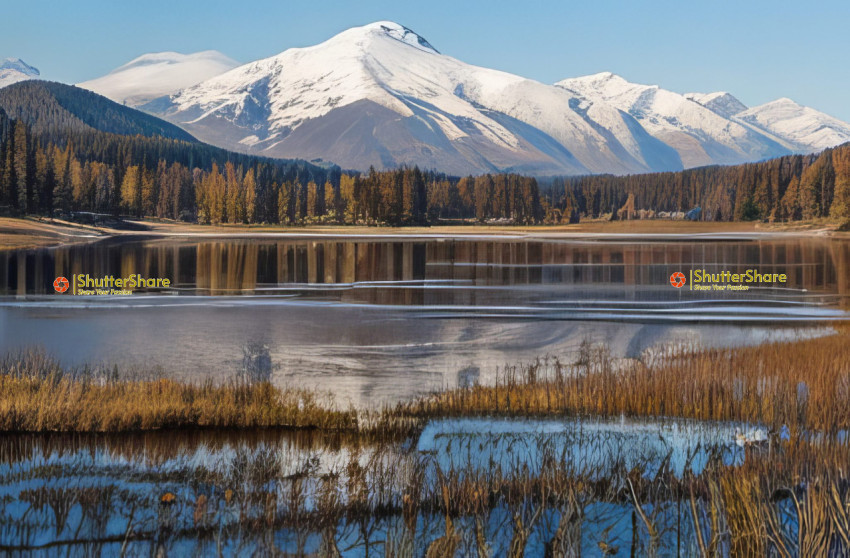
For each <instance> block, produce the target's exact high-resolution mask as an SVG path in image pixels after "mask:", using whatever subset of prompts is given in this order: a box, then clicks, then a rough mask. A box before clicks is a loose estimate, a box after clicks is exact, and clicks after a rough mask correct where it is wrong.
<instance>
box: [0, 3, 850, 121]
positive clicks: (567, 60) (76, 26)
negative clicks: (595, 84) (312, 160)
mask: <svg viewBox="0 0 850 558" xmlns="http://www.w3.org/2000/svg"><path fill="white" fill-rule="evenodd" d="M2 12H3V15H4V18H8V19H7V21H6V23H5V24H4V25H3V28H4V29H3V32H2V34H0V57H7V56H13V57H20V58H22V59H24V60H25V61H26V62H28V63H30V64H32V65H34V66H36V67H37V68H39V69H40V70H41V71H42V75H43V76H44V77H45V78H48V79H55V80H58V81H65V82H79V81H83V80H86V79H90V78H94V77H97V76H100V75H102V74H104V73H106V72H108V71H109V70H111V69H113V68H115V67H116V66H119V65H121V64H123V63H124V62H127V61H128V60H130V59H132V58H134V57H136V56H138V55H140V54H144V53H146V52H155V51H163V50H176V51H179V52H195V51H199V50H207V49H215V50H219V51H221V52H223V53H225V54H227V55H228V56H230V57H232V58H235V59H236V60H238V61H240V62H248V61H251V60H256V59H258V58H263V57H266V56H270V55H273V54H277V53H278V52H280V51H283V50H285V49H287V48H289V47H293V46H306V45H311V44H315V43H318V42H321V41H323V40H325V39H327V38H328V37H330V36H332V35H333V34H335V33H337V32H339V31H341V30H343V29H346V28H348V27H351V26H355V25H362V24H365V23H369V22H371V21H377V20H382V19H389V20H393V21H397V22H399V23H402V24H404V25H406V26H407V27H410V28H412V29H413V30H414V31H416V32H417V33H419V34H420V35H422V36H424V37H425V38H426V39H428V41H430V42H431V44H433V45H434V46H435V47H436V48H437V49H438V50H440V51H441V52H442V53H444V54H449V55H451V56H454V57H455V58H459V59H461V60H463V61H465V62H469V63H472V64H478V65H481V66H487V67H491V68H497V69H500V70H505V71H508V72H512V73H516V74H520V75H522V76H525V77H529V78H532V79H537V80H540V81H543V82H546V83H552V82H554V81H557V80H559V79H563V78H566V77H575V76H579V75H584V74H590V73H596V72H601V71H612V72H615V73H618V74H620V75H622V76H624V77H625V78H627V79H629V80H630V81H634V82H639V83H649V84H658V85H661V86H663V87H665V88H667V89H671V90H673V91H678V92H681V93H684V92H688V91H704V92H709V91H717V90H726V91H730V92H732V93H733V94H734V95H736V96H737V97H738V98H739V99H741V100H742V101H743V102H744V103H746V104H748V105H751V106H752V105H756V104H760V103H763V102H766V101H769V100H772V99H775V98H778V97H790V98H792V99H794V100H796V101H798V102H801V103H803V104H806V105H810V106H813V107H815V108H817V109H819V110H823V111H825V112H827V113H829V114H832V115H834V116H836V117H839V118H841V119H843V120H846V121H850V64H849V63H848V59H849V58H850V32H849V31H848V26H849V25H850V2H846V1H824V2H808V3H804V2H786V1H782V0H779V1H776V0H774V1H770V2H767V1H761V0H737V1H735V2H730V1H725V0H719V1H713V2H712V1H704V2H687V1H681V0H677V1H649V0H643V1H641V0H638V1H635V0H631V1H629V0H622V1H606V0H598V1H593V0H585V1H582V2H574V1H563V0H562V1H549V0H547V1H535V0H526V1H524V2H517V1H510V2H508V1H502V0H490V1H487V2H479V1H472V2H469V1H466V2H464V1H459V0H453V1H446V0H420V1H418V2H404V3H402V2H399V1H388V0H380V1H359V2H352V1H350V0H348V1H334V2H322V1H314V2H302V1H298V2H294V1H286V2H284V1H278V2H268V1H258V2H235V1H232V0H229V1H223V0H205V1H199V0H169V1H162V0H148V1H144V2H124V1H121V0H118V1H116V0H112V1H109V2H107V1H102V0H76V1H74V2H58V1H57V2H44V1H38V0H30V1H14V2H8V3H7V5H6V6H5V7H4V8H3V10H2Z"/></svg>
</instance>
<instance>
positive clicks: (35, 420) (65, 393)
mask: <svg viewBox="0 0 850 558" xmlns="http://www.w3.org/2000/svg"><path fill="white" fill-rule="evenodd" d="M356 424H357V420H356V416H355V413H354V412H353V411H339V410H336V409H333V408H331V407H330V406H329V405H324V404H323V403H322V402H320V400H319V398H318V396H317V395H316V394H314V393H311V392H308V391H304V390H297V389H293V390H280V389H278V388H276V387H275V386H273V385H271V384H270V383H268V382H260V383H253V384H252V383H244V382H243V383H231V384H227V385H213V384H211V383H207V384H203V385H194V384H185V383H180V382H176V381H173V380H167V379H152V380H134V381H122V380H116V379H110V378H107V377H105V376H103V375H100V374H96V373H94V372H91V371H88V370H70V371H69V370H63V369H62V368H61V367H60V366H59V365H58V364H57V363H56V362H54V361H52V360H51V359H49V358H46V357H44V356H43V355H41V354H39V353H28V354H24V355H21V356H20V357H16V358H8V359H7V360H6V361H5V362H3V363H0V431H7V432H24V431H26V432H46V431H57V432H118V431H136V430H154V429H160V428H187V427H193V428H194V427H201V428H204V427H214V428H256V427H289V428H318V429H325V430H351V429H355V428H356Z"/></svg>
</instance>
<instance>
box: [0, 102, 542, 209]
mask: <svg viewBox="0 0 850 558" xmlns="http://www.w3.org/2000/svg"><path fill="white" fill-rule="evenodd" d="M0 208H5V209H6V211H7V212H10V213H14V214H39V215H57V214H68V213H70V212H95V213H107V214H113V215H126V216H133V217H143V216H149V217H162V218H169V219H182V220H185V221H197V222H200V223H213V224H218V223H281V224H288V225H296V224H306V223H349V224H355V223H356V224H388V225H416V224H426V223H430V222H434V221H437V220H440V219H451V218H456V219H469V218H474V219H478V220H480V221H484V220H487V219H507V220H510V221H511V222H516V223H536V222H539V221H541V220H542V219H543V217H544V208H543V206H542V204H541V199H540V194H539V189H538V185H537V182H536V180H535V179H533V178H529V177H524V176H520V175H516V174H497V175H484V176H478V177H464V178H460V179H458V178H451V177H447V176H445V175H443V174H440V173H436V172H431V171H421V170H419V169H418V168H415V167H414V168H403V169H398V170H392V171H382V172H378V171H375V170H374V169H372V170H370V171H369V172H367V173H342V172H341V171H340V170H339V169H338V168H336V167H331V168H323V167H318V166H316V165H311V164H309V163H306V162H304V161H280V160H273V159H265V158H260V157H253V156H248V155H241V154H236V153H231V152H227V151H224V150H221V149H217V148H213V147H211V146H208V145H204V144H200V143H192V142H186V141H184V140H180V139H169V138H163V137H159V136H155V137H145V136H142V135H134V136H128V135H120V134H110V133H105V132H100V131H96V130H89V129H78V130H68V129H65V130H63V132H62V133H61V134H57V133H52V132H49V131H48V132H45V131H38V130H33V127H31V126H28V125H27V124H26V123H24V121H23V120H22V119H18V120H15V119H12V118H10V117H9V116H8V115H6V114H5V113H3V114H0Z"/></svg>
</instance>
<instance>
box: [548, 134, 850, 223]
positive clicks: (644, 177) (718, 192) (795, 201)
mask: <svg viewBox="0 0 850 558" xmlns="http://www.w3.org/2000/svg"><path fill="white" fill-rule="evenodd" d="M630 195H631V196H633V197H634V206H635V207H636V208H639V209H647V210H654V211H656V212H660V211H668V212H679V211H682V212H687V211H689V210H691V209H693V208H695V207H700V208H701V209H702V214H701V218H703V219H706V220H713V221H753V220H772V221H796V220H801V219H806V220H808V219H820V218H828V219H834V220H837V221H839V222H846V221H848V220H850V144H845V145H842V146H839V147H836V148H833V149H827V150H825V151H823V152H821V153H819V154H815V155H788V156H785V157H779V158H776V159H770V160H767V161H762V162H758V163H749V164H743V165H736V166H710V167H702V168H695V169H689V170H686V171H680V172H666V173H653V174H638V175H629V176H612V175H594V176H582V177H574V178H566V179H556V180H554V181H553V182H552V184H551V188H550V189H549V190H548V193H547V195H546V197H547V201H548V203H549V205H550V206H551V207H552V208H553V209H556V210H557V211H558V212H559V213H560V216H561V218H562V219H566V218H568V217H569V216H570V215H574V214H576V213H578V214H581V215H583V216H588V217H600V216H603V215H606V214H610V213H611V212H612V210H616V209H618V208H621V207H622V206H623V205H624V204H625V203H626V201H627V200H628V199H629V196H630Z"/></svg>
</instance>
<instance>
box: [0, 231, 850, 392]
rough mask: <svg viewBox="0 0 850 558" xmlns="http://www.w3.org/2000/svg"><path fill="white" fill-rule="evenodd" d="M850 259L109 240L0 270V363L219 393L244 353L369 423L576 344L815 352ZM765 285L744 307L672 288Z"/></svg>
mask: <svg viewBox="0 0 850 558" xmlns="http://www.w3.org/2000/svg"><path fill="white" fill-rule="evenodd" d="M848 264H850V242H848V241H846V240H845V241H842V240H835V239H829V238H817V237H798V236H782V235H765V236H759V235H750V236H747V237H735V236H727V237H711V236H707V237H694V238H692V239H682V238H675V239H671V238H666V237H663V236H651V235H649V236H646V237H633V238H628V237H617V236H605V237H599V238H592V237H588V238H569V239H567V238H554V237H553V238H534V237H526V236H520V235H516V236H511V235H508V236H502V237H499V236H459V237H445V236H440V235H424V236H419V237H392V236H377V235H375V236H371V235H364V236H360V237H333V236H323V237H310V236H309V235H303V236H292V235H261V236H258V238H255V239H248V238H214V237H200V238H191V237H173V238H161V237H156V238H154V237H144V236H138V237H121V238H116V239H109V240H103V241H99V242H94V243H89V244H79V245H72V246H65V247H58V248H46V249H37V250H23V251H7V252H0V353H6V352H9V351H16V350H21V349H26V348H31V347H39V348H43V349H44V350H46V351H47V352H48V353H50V354H52V355H55V356H56V357H57V358H59V359H60V360H61V361H62V362H63V363H67V364H69V365H79V364H84V363H93V364H99V363H106V364H117V365H121V368H122V370H125V371H127V370H129V371H131V372H130V373H132V372H133V371H144V372H145V373H147V372H149V371H150V370H151V369H156V370H157V371H158V373H162V374H165V375H168V376H171V377H175V378H178V379H183V380H206V379H212V380H215V381H223V380H226V379H228V378H230V377H232V376H233V375H234V374H235V373H236V371H237V370H239V369H240V367H242V366H243V362H244V361H245V358H246V355H248V356H250V357H251V358H255V359H256V358H257V356H258V355H259V357H261V360H262V361H263V362H266V363H267V366H268V373H270V374H271V378H272V381H273V382H275V383H276V384H278V385H298V386H304V387H314V388H318V389H321V390H326V391H330V392H332V393H333V394H334V396H335V397H336V399H337V401H339V402H341V403H343V404H348V403H349V402H350V403H352V404H355V405H375V404H379V403H382V402H387V401H394V400H399V399H403V398H408V397H411V396H415V395H420V394H424V393H427V392H429V391H432V390H435V389H438V388H441V387H444V386H454V385H457V384H458V383H470V382H486V381H488V380H491V379H492V378H493V377H494V375H495V373H496V370H497V369H498V368H499V367H503V366H505V365H512V364H516V363H518V362H528V361H531V360H533V359H535V358H537V357H544V356H547V355H556V356H565V355H569V354H571V353H573V352H575V351H576V350H577V349H578V347H579V346H580V345H581V344H582V342H584V341H588V342H592V343H605V344H606V345H607V346H608V347H609V349H610V351H611V352H612V353H613V354H614V356H615V357H619V358H640V357H642V356H645V355H647V354H648V353H651V352H652V351H661V350H664V349H665V348H667V347H670V346H675V345H677V344H700V345H706V346H733V345H747V344H756V343H760V342H763V341H765V340H773V339H786V338H796V337H801V336H816V335H824V334H828V333H830V331H831V325H832V324H834V323H835V321H837V320H846V319H847V318H848V314H847V312H846V309H847V303H846V301H847V295H848V293H850V275H848V269H850V265H848ZM748 269H755V270H757V271H758V272H759V273H782V274H786V275H787V282H786V283H784V284H780V285H773V286H770V285H761V286H754V287H752V288H750V289H749V290H748V291H728V290H724V291H716V290H711V291H695V290H691V288H690V287H691V285H690V284H686V285H685V286H684V287H682V288H675V287H673V286H672V285H671V284H670V276H671V274H673V273H674V272H682V273H683V274H684V275H685V276H686V277H689V276H690V272H691V271H692V270H705V271H708V272H709V273H718V272H721V271H730V272H732V273H742V272H745V271H746V270H748ZM75 274H88V275H89V276H91V277H93V278H100V277H103V276H107V275H112V276H115V277H128V276H130V275H134V274H140V275H142V276H143V277H150V278H155V277H161V278H168V279H169V280H170V281H171V283H172V287H171V288H168V289H160V290H156V289H149V290H139V291H137V292H136V293H134V294H133V295H132V296H71V295H70V291H69V292H68V293H65V294H57V293H55V291H54V287H53V282H54V280H55V279H56V278H57V277H58V276H65V277H67V278H69V279H72V277H73V275H75Z"/></svg>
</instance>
